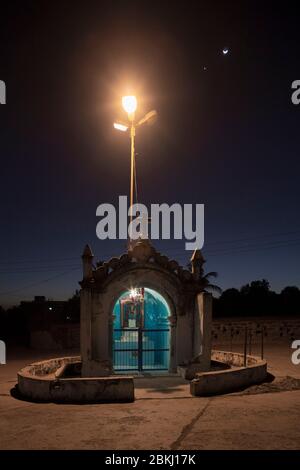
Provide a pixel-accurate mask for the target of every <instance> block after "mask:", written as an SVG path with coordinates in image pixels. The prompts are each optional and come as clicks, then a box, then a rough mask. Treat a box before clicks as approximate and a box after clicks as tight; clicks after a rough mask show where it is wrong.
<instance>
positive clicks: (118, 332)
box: [113, 328, 170, 371]
mask: <svg viewBox="0 0 300 470" xmlns="http://www.w3.org/2000/svg"><path fill="white" fill-rule="evenodd" d="M169 354H170V329H169V328H164V329H140V328H122V329H121V328H118V329H114V341H113V357H114V369H115V370H116V371H122V370H124V371H129V370H131V371H151V370H168V368H169Z"/></svg>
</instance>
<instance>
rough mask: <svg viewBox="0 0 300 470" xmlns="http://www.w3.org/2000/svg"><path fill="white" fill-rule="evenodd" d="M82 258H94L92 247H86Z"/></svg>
mask: <svg viewBox="0 0 300 470" xmlns="http://www.w3.org/2000/svg"><path fill="white" fill-rule="evenodd" d="M81 258H94V255H93V253H92V250H91V247H90V245H85V247H84V250H83V253H82V256H81Z"/></svg>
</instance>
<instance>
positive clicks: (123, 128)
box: [114, 122, 128, 132]
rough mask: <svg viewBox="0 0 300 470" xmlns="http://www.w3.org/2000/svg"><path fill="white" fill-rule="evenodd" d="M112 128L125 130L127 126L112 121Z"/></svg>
mask: <svg viewBox="0 0 300 470" xmlns="http://www.w3.org/2000/svg"><path fill="white" fill-rule="evenodd" d="M114 128H115V129H117V130H118V131H122V132H126V131H127V129H128V126H126V125H125V124H121V123H120V122H114Z"/></svg>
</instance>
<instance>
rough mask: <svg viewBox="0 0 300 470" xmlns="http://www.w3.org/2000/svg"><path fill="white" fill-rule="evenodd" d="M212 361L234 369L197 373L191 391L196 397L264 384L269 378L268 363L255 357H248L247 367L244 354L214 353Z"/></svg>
mask: <svg viewBox="0 0 300 470" xmlns="http://www.w3.org/2000/svg"><path fill="white" fill-rule="evenodd" d="M212 359H213V360H216V361H220V362H225V363H226V364H230V365H231V366H233V367H235V368H234V369H232V368H231V369H227V370H219V371H212V372H202V373H197V374H196V377H195V379H194V380H192V381H191V384H190V391H191V394H192V395H195V396H207V395H217V394H223V393H230V392H234V391H237V390H241V389H244V388H246V387H249V386H250V385H254V384H259V383H262V382H263V381H264V380H265V379H266V377H267V362H266V361H265V360H263V359H260V358H258V357H255V356H247V366H246V367H241V366H242V365H243V364H244V356H243V354H239V353H233V352H227V351H212Z"/></svg>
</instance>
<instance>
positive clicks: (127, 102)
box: [122, 96, 137, 115]
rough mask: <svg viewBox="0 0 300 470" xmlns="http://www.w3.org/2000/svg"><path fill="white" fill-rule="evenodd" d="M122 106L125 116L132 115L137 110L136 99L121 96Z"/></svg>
mask: <svg viewBox="0 0 300 470" xmlns="http://www.w3.org/2000/svg"><path fill="white" fill-rule="evenodd" d="M122 105H123V108H124V109H125V111H126V113H127V114H129V115H130V114H131V115H132V114H133V113H135V111H136V108H137V99H136V97H135V96H123V98H122Z"/></svg>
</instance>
